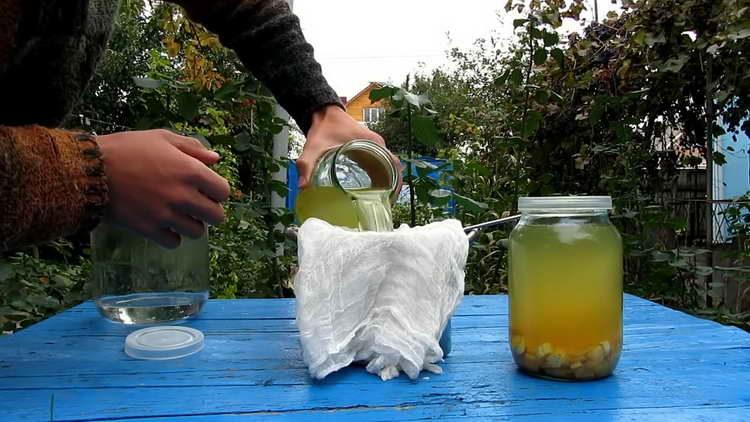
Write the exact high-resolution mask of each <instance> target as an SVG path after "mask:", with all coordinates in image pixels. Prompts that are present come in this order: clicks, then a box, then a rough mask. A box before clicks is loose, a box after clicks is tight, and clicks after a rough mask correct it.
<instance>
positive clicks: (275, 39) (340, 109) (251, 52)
mask: <svg viewBox="0 0 750 422" xmlns="http://www.w3.org/2000/svg"><path fill="white" fill-rule="evenodd" d="M170 1H172V2H173V3H176V4H178V5H180V6H182V7H183V8H185V10H186V11H187V13H188V16H189V17H190V18H191V19H193V20H195V21H196V22H199V23H201V24H203V25H204V26H205V27H206V28H207V29H208V30H209V31H212V32H214V33H216V34H217V35H218V36H219V39H220V40H221V42H222V44H224V45H225V46H226V47H229V48H232V49H234V50H235V51H236V52H237V54H238V55H239V57H240V59H241V60H242V62H243V63H244V64H245V66H246V67H247V68H248V69H249V70H250V71H251V72H252V73H253V74H254V75H255V77H257V78H258V79H259V80H260V81H261V82H263V83H264V84H265V85H266V86H267V87H268V89H270V90H271V92H273V94H274V96H275V97H276V99H277V100H278V101H279V103H280V104H281V105H282V106H283V107H284V108H285V109H286V110H287V111H288V112H289V114H290V115H291V116H292V117H293V118H294V120H295V121H296V122H297V124H298V125H299V126H300V128H301V129H302V132H303V133H304V134H305V135H306V136H307V142H306V143H305V148H304V151H303V153H302V156H301V157H300V158H299V159H298V160H297V167H298V169H299V173H300V180H299V184H300V185H301V186H302V187H304V186H306V185H307V184H308V182H309V180H310V175H311V173H312V170H313V167H314V166H315V163H316V161H317V159H318V158H319V157H320V155H321V154H323V152H325V151H326V150H328V149H330V148H334V147H336V146H338V145H341V144H342V143H345V142H348V141H350V140H353V139H369V140H371V141H373V142H376V143H379V144H380V145H385V141H384V140H383V138H382V137H381V136H380V135H378V134H377V133H375V132H373V131H371V130H369V129H368V128H367V127H366V126H364V125H361V124H359V123H357V122H356V121H355V120H354V119H352V118H351V117H350V116H349V115H348V114H347V113H346V111H345V109H344V106H343V105H342V104H341V100H340V99H339V97H338V95H337V94H336V92H335V91H334V90H333V88H331V87H330V86H329V85H328V82H327V81H326V79H325V77H323V73H322V71H321V67H320V64H318V62H317V61H316V60H315V57H314V55H313V48H312V46H311V45H310V44H308V43H307V41H306V40H305V37H304V35H303V34H302V29H301V28H300V24H299V19H298V18H297V17H296V16H295V15H294V14H293V13H292V11H291V10H290V9H289V5H288V4H287V2H286V0H211V1H209V0H170ZM393 161H394V163H396V164H397V166H398V167H399V168H400V166H401V165H400V162H399V161H398V159H397V158H396V157H395V156H394V157H393Z"/></svg>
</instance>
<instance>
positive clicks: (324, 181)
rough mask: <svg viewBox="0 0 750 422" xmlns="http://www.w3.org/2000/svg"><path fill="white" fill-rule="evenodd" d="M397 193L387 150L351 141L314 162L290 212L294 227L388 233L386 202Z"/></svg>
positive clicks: (398, 181) (388, 205) (390, 227)
mask: <svg viewBox="0 0 750 422" xmlns="http://www.w3.org/2000/svg"><path fill="white" fill-rule="evenodd" d="M400 190H401V178H400V173H399V170H398V169H397V168H396V166H395V164H394V162H393V160H392V159H391V155H390V153H389V152H388V150H386V149H385V148H383V147H381V146H380V145H378V144H376V143H374V142H372V141H368V140H363V139H355V140H353V141H349V142H347V143H346V144H343V145H341V146H340V147H338V148H334V149H331V150H329V151H327V152H326V153H325V154H323V156H322V157H321V158H320V159H319V160H318V162H317V163H316V165H315V168H314V169H313V173H312V179H311V180H310V184H309V186H308V187H307V188H306V189H304V190H302V192H300V194H299V196H298V197H297V204H296V209H295V212H296V215H297V219H298V220H299V222H300V223H303V222H304V221H305V220H307V219H308V218H319V219H321V220H325V221H327V222H329V223H331V224H333V225H335V226H341V227H348V228H351V229H358V230H361V231H391V230H393V223H392V219H391V203H392V202H393V201H395V199H396V197H397V196H398V193H399V192H400Z"/></svg>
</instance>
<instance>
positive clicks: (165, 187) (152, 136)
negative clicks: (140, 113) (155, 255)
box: [96, 130, 229, 248]
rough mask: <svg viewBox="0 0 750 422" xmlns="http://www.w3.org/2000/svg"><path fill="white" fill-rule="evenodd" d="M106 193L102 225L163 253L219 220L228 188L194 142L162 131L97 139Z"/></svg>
mask: <svg viewBox="0 0 750 422" xmlns="http://www.w3.org/2000/svg"><path fill="white" fill-rule="evenodd" d="M96 141H97V143H98V144H99V148H100V149H101V151H102V159H103V160H104V167H105V173H106V175H107V182H108V185H109V191H110V204H109V208H108V210H107V213H106V219H107V220H108V221H110V222H112V223H113V224H115V225H118V226H121V227H125V228H127V229H130V230H133V231H135V232H137V233H139V234H141V235H143V236H144V237H146V238H148V239H151V240H153V241H155V242H157V243H159V244H160V245H162V246H164V247H167V248H175V247H177V246H179V245H180V241H181V235H184V236H188V237H191V238H198V237H200V236H202V235H203V234H204V233H205V230H206V227H205V223H208V224H217V223H219V222H221V221H222V220H223V219H224V209H223V208H222V207H221V205H220V204H219V203H220V202H223V201H226V199H227V198H228V196H229V184H228V183H227V181H226V180H225V179H224V178H222V177H221V176H219V175H218V174H216V173H214V172H213V171H212V170H211V169H210V168H208V165H211V164H215V163H216V162H217V161H219V154H217V153H215V152H213V151H209V150H207V149H206V148H204V147H203V145H202V144H201V143H200V142H199V141H198V140H196V139H193V138H188V137H185V136H180V135H176V134H174V133H172V132H169V131H166V130H147V131H139V132H120V133H113V134H111V135H104V136H99V137H97V139H96Z"/></svg>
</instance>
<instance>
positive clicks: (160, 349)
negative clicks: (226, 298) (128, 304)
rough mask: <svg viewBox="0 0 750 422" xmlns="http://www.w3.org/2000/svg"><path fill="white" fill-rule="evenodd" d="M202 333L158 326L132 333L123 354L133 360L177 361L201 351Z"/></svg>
mask: <svg viewBox="0 0 750 422" xmlns="http://www.w3.org/2000/svg"><path fill="white" fill-rule="evenodd" d="M203 340H204V339H203V333H202V332H200V331H198V330H196V329H193V328H189V327H173V326H160V327H148V328H143V329H141V330H137V331H133V332H132V333H130V335H128V337H127V338H126V339H125V353H126V354H127V355H128V356H130V357H132V358H135V359H147V360H168V359H179V358H184V357H185V356H190V355H192V354H193V353H198V352H200V351H201V350H202V349H203Z"/></svg>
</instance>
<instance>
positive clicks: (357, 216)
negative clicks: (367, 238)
mask: <svg viewBox="0 0 750 422" xmlns="http://www.w3.org/2000/svg"><path fill="white" fill-rule="evenodd" d="M390 194H391V192H390V191H389V190H383V189H350V190H347V191H344V190H341V189H338V188H336V187H333V186H311V187H309V188H307V189H303V190H302V191H301V192H300V194H299V196H298V197H297V204H296V207H295V213H296V215H297V219H298V220H299V222H300V224H301V223H304V222H305V220H307V219H308V218H318V219H321V220H324V221H327V222H328V223H330V224H333V225H334V226H340V227H347V228H350V229H356V230H361V231H378V232H384V231H392V230H393V218H392V216H391V203H390V199H389V198H390Z"/></svg>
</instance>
